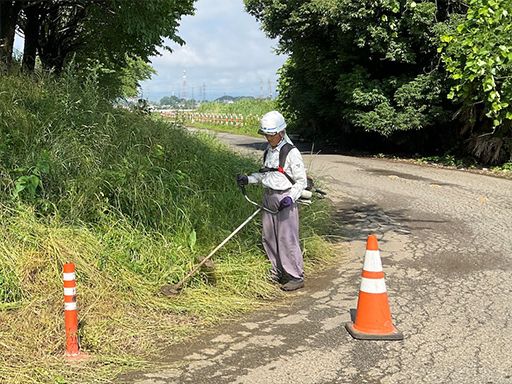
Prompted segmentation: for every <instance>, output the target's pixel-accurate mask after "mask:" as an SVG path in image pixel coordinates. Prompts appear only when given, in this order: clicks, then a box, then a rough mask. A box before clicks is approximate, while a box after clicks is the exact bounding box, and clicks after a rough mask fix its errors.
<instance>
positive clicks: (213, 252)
mask: <svg viewBox="0 0 512 384" xmlns="http://www.w3.org/2000/svg"><path fill="white" fill-rule="evenodd" d="M260 211H261V208H258V209H257V210H256V211H254V213H253V214H252V215H251V216H249V217H248V218H247V220H245V221H244V222H243V223H242V224H240V225H239V226H238V228H237V229H235V230H234V231H233V232H231V234H230V235H229V236H228V237H226V238H225V239H224V241H223V242H222V243H220V244H219V245H217V247H216V248H215V249H214V250H213V251H211V252H210V254H209V255H208V256H206V257H205V258H204V259H203V260H202V261H201V262H200V263H199V264H197V265H196V266H195V267H194V269H192V270H191V271H190V272H189V273H188V275H187V276H185V277H184V278H183V279H182V280H181V281H180V282H179V283H178V284H176V286H175V288H176V289H180V288H181V287H182V286H183V284H185V283H186V282H187V280H188V279H189V278H190V277H191V276H193V275H194V274H195V273H196V272H197V271H198V270H199V268H201V266H202V265H203V264H204V263H206V262H207V261H208V260H209V259H210V258H211V257H212V256H213V255H214V254H215V252H217V251H218V250H219V249H221V248H222V247H223V246H224V244H226V243H227V242H228V241H229V240H230V239H231V238H232V237H233V236H235V235H236V234H237V233H238V232H240V230H241V229H242V228H243V227H245V226H246V225H247V223H248V222H249V221H251V220H252V219H253V218H254V216H256V215H257V214H258V213H260Z"/></svg>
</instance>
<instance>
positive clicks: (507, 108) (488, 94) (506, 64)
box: [439, 0, 512, 162]
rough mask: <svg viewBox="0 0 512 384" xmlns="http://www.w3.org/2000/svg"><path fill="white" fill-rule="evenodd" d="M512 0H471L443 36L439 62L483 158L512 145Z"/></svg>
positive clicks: (495, 158)
mask: <svg viewBox="0 0 512 384" xmlns="http://www.w3.org/2000/svg"><path fill="white" fill-rule="evenodd" d="M511 16H512V2H511V1H510V0H471V1H469V10H468V12H467V15H466V17H465V19H464V20H463V21H462V22H461V23H458V24H457V25H456V26H454V27H453V28H452V29H451V30H449V31H447V33H446V34H445V35H443V36H442V37H441V41H442V46H441V47H440V48H439V51H440V52H443V56H442V58H443V61H444V63H445V64H446V69H447V70H448V73H449V74H450V77H451V79H452V80H453V82H454V84H453V86H452V89H451V92H450V94H449V95H448V98H450V99H452V98H457V99H459V100H461V101H462V102H463V103H464V105H463V108H462V110H461V112H462V115H463V116H464V120H465V129H466V130H468V131H471V132H474V133H476V134H475V135H473V137H472V140H471V141H470V145H471V146H472V149H473V151H474V152H475V153H477V154H478V155H479V157H481V158H483V159H484V160H485V161H487V162H499V161H501V160H506V157H507V152H508V153H510V149H511V148H512V143H511V141H512V138H511V136H512V17H511Z"/></svg>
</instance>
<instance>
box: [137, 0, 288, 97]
mask: <svg viewBox="0 0 512 384" xmlns="http://www.w3.org/2000/svg"><path fill="white" fill-rule="evenodd" d="M196 9H197V11H196V14H195V15H194V16H187V17H185V18H184V19H183V20H182V22H181V27H180V29H179V35H180V36H181V37H182V38H183V39H184V40H185V42H186V45H184V46H179V45H177V44H170V46H171V48H172V49H173V52H172V53H170V52H168V51H162V56H157V57H155V58H153V59H152V64H153V66H154V68H155V69H156V70H157V72H158V75H155V76H154V77H153V78H152V79H151V80H148V81H146V82H144V83H143V84H142V89H143V93H144V97H149V98H150V99H152V100H159V99H160V98H161V97H163V96H165V95H172V94H175V95H177V96H179V95H181V94H182V92H183V83H184V82H183V73H184V72H183V71H186V84H187V90H186V95H187V96H188V97H191V96H192V93H194V96H195V97H196V98H197V97H199V92H200V87H202V85H203V84H205V87H206V93H207V97H208V98H216V97H219V96H222V95H223V94H231V95H234V96H236V95H251V96H259V95H260V94H261V93H262V91H263V94H264V95H267V94H268V92H269V90H268V82H269V80H270V82H271V87H272V89H273V90H274V89H275V84H276V80H277V75H276V70H277V69H278V68H279V67H280V66H281V65H282V63H283V62H284V60H285V57H284V56H277V55H276V54H275V53H274V52H273V48H274V47H275V46H276V45H277V42H276V41H272V40H270V39H268V38H266V36H265V34H264V33H263V32H262V31H261V30H260V27H259V24H258V23H257V21H256V20H255V19H254V18H253V17H252V16H250V15H249V14H248V13H246V12H245V10H244V8H243V1H242V0H199V1H197V3H196Z"/></svg>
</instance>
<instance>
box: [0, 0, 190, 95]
mask: <svg viewBox="0 0 512 384" xmlns="http://www.w3.org/2000/svg"><path fill="white" fill-rule="evenodd" d="M193 3H194V0H180V1H176V0H152V1H125V0H64V1H63V0H45V1H43V0H33V1H8V2H0V20H1V25H0V40H1V41H2V42H3V45H2V49H1V50H0V59H1V60H2V61H3V62H4V63H6V64H8V63H9V61H10V60H11V58H12V42H13V40H14V39H13V37H14V28H15V27H16V26H18V28H19V29H20V30H21V31H22V32H23V33H24V36H25V49H24V55H23V67H24V69H25V70H26V71H33V70H34V66H35V59H36V57H39V59H40V61H41V64H42V67H43V68H44V69H45V70H48V71H52V72H55V73H57V74H58V73H60V72H61V71H62V70H63V68H64V66H65V65H66V64H67V63H70V62H71V61H72V62H73V63H74V65H75V67H76V68H78V70H79V71H82V72H83V73H87V72H88V71H90V70H91V69H93V70H95V71H98V74H99V76H100V78H101V79H100V80H101V83H102V84H108V85H109V87H110V88H109V93H110V96H111V97H116V96H119V92H120V91H122V90H123V89H126V87H125V86H126V79H124V80H123V79H122V77H123V74H127V73H130V75H129V76H131V79H132V80H133V79H134V76H135V75H141V76H142V77H141V78H139V80H141V79H144V78H146V77H147V76H148V73H150V72H148V68H147V67H144V66H143V65H141V64H140V63H139V64H137V65H135V63H137V62H139V60H141V61H142V62H144V63H147V62H148V61H149V57H150V56H153V55H157V54H158V49H159V48H160V47H164V48H166V47H165V39H169V40H171V41H174V42H177V43H179V44H182V43H183V40H182V39H181V38H180V37H179V36H178V35H177V28H178V26H179V21H180V19H181V17H182V16H183V15H187V14H192V13H193V10H194V8H193ZM18 16H20V17H18ZM11 35H12V38H11ZM167 49H169V48H167Z"/></svg>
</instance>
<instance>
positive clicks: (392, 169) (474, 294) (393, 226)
mask: <svg viewBox="0 0 512 384" xmlns="http://www.w3.org/2000/svg"><path fill="white" fill-rule="evenodd" d="M216 135H217V136H218V137H219V139H221V140H222V141H224V142H226V143H228V144H230V145H232V146H233V148H234V149H235V150H240V151H254V149H255V148H256V149H261V147H262V144H261V143H262V142H261V140H258V139H255V138H249V137H241V136H235V135H229V134H216ZM304 158H305V161H306V164H307V166H308V170H309V172H310V173H311V174H313V175H315V177H316V178H317V179H320V180H321V181H322V183H323V185H325V186H326V189H327V190H328V192H329V197H330V199H331V200H332V201H333V203H334V205H335V207H336V216H335V219H336V221H337V222H338V223H339V224H340V226H341V230H340V231H341V232H340V233H339V234H338V235H339V236H340V241H341V242H342V243H344V244H345V245H346V246H347V249H348V251H347V252H345V254H344V255H342V256H340V260H339V263H338V265H337V268H334V269H332V270H330V271H327V272H325V273H323V274H322V275H321V276H316V277H314V278H311V279H308V278H306V287H305V289H303V290H299V291H297V292H295V293H292V294H290V295H289V297H288V298H287V299H285V300H284V302H283V303H282V305H279V306H277V307H276V308H273V309H271V310H265V311H260V312H257V313H253V314H251V315H248V316H245V317H244V318H243V319H241V320H240V321H237V322H234V323H228V324H223V325H222V326H220V327H217V328H214V329H212V330H211V331H210V332H208V333H207V334H206V335H202V336H201V338H198V339H196V340H194V341H191V342H189V343H187V344H183V345H180V346H178V347H176V348H175V349H173V351H172V352H171V354H170V355H169V356H166V357H165V359H166V361H167V363H166V365H165V368H162V369H160V370H158V371H154V372H142V373H138V374H135V375H130V376H124V377H122V378H120V380H119V381H118V382H123V383H134V384H166V383H197V384H201V383H219V384H223V383H240V384H242V383H243V384H249V383H251V384H260V383H261V384H264V383H298V384H299V383H300V384H302V383H303V384H313V383H315V384H323V383H475V384H480V383H485V384H487V383H496V384H498V383H504V384H506V383H512V327H511V325H512V323H511V315H512V273H511V271H512V268H511V259H512V181H511V180H505V179H499V178H493V177H489V176H484V175H477V174H471V173H466V172H461V171H456V170H447V169H438V168H432V167H423V166H418V165H412V164H407V163H399V162H393V161H386V160H381V159H369V158H359V157H348V156H341V155H322V154H317V155H307V154H305V153H304ZM370 233H374V234H376V235H377V237H378V239H379V247H380V249H381V257H382V263H383V267H384V272H385V273H386V285H387V289H388V295H389V301H390V307H391V313H392V317H393V323H394V325H395V326H396V327H397V328H398V329H399V330H400V331H402V332H403V334H404V336H405V339H404V340H403V341H359V340H354V339H352V338H351V337H350V335H349V334H348V333H347V332H346V330H345V328H344V324H345V322H347V321H349V320H350V309H353V308H355V307H356V304H357V294H358V290H359V283H360V273H361V268H362V262H363V257H364V250H365V240H366V237H367V235H368V234H370Z"/></svg>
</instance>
